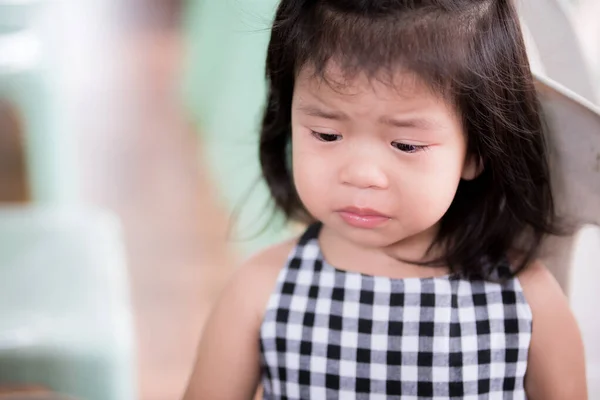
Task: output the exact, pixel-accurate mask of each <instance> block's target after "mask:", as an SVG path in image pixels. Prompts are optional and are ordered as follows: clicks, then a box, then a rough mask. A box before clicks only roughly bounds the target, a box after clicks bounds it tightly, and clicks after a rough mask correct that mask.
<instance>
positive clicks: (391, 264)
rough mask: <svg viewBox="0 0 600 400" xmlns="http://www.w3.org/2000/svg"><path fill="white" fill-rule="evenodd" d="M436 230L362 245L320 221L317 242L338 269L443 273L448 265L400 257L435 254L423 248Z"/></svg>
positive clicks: (400, 275)
mask: <svg viewBox="0 0 600 400" xmlns="http://www.w3.org/2000/svg"><path fill="white" fill-rule="evenodd" d="M436 232H437V226H434V227H432V228H430V229H429V230H427V231H424V232H422V233H420V234H418V235H415V236H411V237H409V238H406V239H403V240H401V241H399V242H396V243H394V244H392V245H390V246H386V247H366V246H364V245H362V244H360V243H356V242H353V241H350V240H348V239H347V238H345V237H344V236H343V235H341V234H340V233H339V232H336V231H335V230H333V229H331V228H328V227H327V225H323V227H322V228H321V231H320V234H319V245H320V247H321V251H322V253H323V256H324V257H325V259H326V261H327V262H328V263H329V264H331V265H332V266H334V267H335V268H337V269H340V270H344V271H350V272H358V273H361V274H365V275H373V276H385V277H389V278H394V279H403V278H412V277H417V278H425V277H434V276H441V275H447V274H448V272H449V270H448V268H442V267H423V266H419V265H415V264H411V263H407V262H405V261H401V260H406V261H425V260H428V259H431V258H432V257H435V256H436V254H429V255H426V252H427V249H428V248H429V246H430V244H431V243H432V242H433V240H434V237H435V234H436Z"/></svg>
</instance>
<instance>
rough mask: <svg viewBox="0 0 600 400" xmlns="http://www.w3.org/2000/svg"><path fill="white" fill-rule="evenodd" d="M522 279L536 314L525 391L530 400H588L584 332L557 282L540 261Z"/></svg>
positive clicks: (522, 274) (533, 311)
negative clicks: (580, 328)
mask: <svg viewBox="0 0 600 400" xmlns="http://www.w3.org/2000/svg"><path fill="white" fill-rule="evenodd" d="M519 280H520V282H521V286H522V287H523V291H524V294H525V297H526V298H527V301H528V303H529V305H530V307H531V310H532V313H533V328H532V329H533V330H532V338H531V346H530V350H529V360H528V369H527V375H526V377H525V389H526V392H527V395H528V397H529V399H531V400H586V399H587V398H588V397H587V384H586V371H585V356H584V348H583V342H582V339H581V333H580V332H579V328H578V326H577V322H576V321H575V317H574V316H573V313H572V312H571V310H570V308H569V304H568V301H567V298H566V297H565V295H564V294H563V292H562V290H561V288H560V286H559V285H558V282H557V281H556V279H554V277H553V276H552V274H551V273H550V272H549V271H548V270H547V269H546V267H544V265H543V264H541V263H540V262H535V263H533V264H532V265H530V266H529V267H527V269H525V270H524V271H523V272H522V273H521V274H520V275H519Z"/></svg>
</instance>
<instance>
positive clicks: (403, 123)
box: [297, 104, 439, 130]
mask: <svg viewBox="0 0 600 400" xmlns="http://www.w3.org/2000/svg"><path fill="white" fill-rule="evenodd" d="M297 110H298V111H300V112H302V113H303V114H306V115H309V116H311V117H317V118H324V119H330V120H333V121H347V120H349V119H350V117H348V115H346V114H345V113H343V112H342V111H332V110H325V109H322V108H319V107H317V106H315V105H308V104H303V105H299V106H298V107H297ZM379 123H381V124H383V125H388V126H391V127H393V128H416V129H424V130H428V129H433V128H436V127H439V124H438V123H437V122H436V121H435V120H432V119H431V118H427V117H406V118H402V117H387V116H384V117H381V118H379Z"/></svg>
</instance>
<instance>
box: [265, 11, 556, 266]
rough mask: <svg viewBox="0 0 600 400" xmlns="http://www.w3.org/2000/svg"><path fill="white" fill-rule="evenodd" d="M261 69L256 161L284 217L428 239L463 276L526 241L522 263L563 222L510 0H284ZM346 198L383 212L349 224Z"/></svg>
mask: <svg viewBox="0 0 600 400" xmlns="http://www.w3.org/2000/svg"><path fill="white" fill-rule="evenodd" d="M267 77H268V82H269V93H268V104H267V108H266V111H265V116H264V120H263V126H262V133H261V143H260V157H261V164H262V169H263V174H264V176H265V179H266V181H267V184H268V185H269V188H270V190H271V193H272V196H273V198H274V199H275V202H276V204H277V206H278V207H280V208H281V209H282V210H283V212H284V213H285V214H286V215H287V216H288V217H289V218H293V219H300V220H304V221H310V220H313V219H317V220H319V221H322V222H323V223H324V224H326V225H327V226H328V227H330V228H331V229H333V230H335V231H336V232H337V233H338V234H339V235H341V236H343V237H345V238H347V239H348V240H350V241H355V242H357V243H360V244H362V245H366V246H372V247H382V248H384V247H388V246H391V245H394V244H396V243H400V242H404V243H409V244H412V245H414V246H413V247H414V248H419V244H421V245H422V244H425V245H426V247H427V249H429V250H434V251H432V252H431V253H430V255H431V254H435V255H436V256H435V257H434V258H435V260H433V262H435V263H440V262H441V263H444V264H446V265H448V266H449V267H450V268H451V269H452V270H454V271H456V272H461V273H463V274H464V275H467V276H476V275H485V272H483V271H481V270H480V269H481V265H482V261H490V262H492V263H494V262H496V261H499V260H500V259H502V258H503V257H504V256H505V255H506V253H507V252H508V251H510V250H513V249H516V248H517V247H519V248H520V249H522V250H524V252H523V253H522V254H523V257H522V258H521V262H520V264H521V265H520V266H519V267H523V266H524V265H526V263H527V262H529V261H530V260H531V258H532V257H534V256H535V254H536V252H537V250H538V248H539V245H540V241H541V239H542V238H543V236H544V235H545V234H547V233H551V232H553V231H554V208H553V200H552V194H551V188H550V177H549V171H548V164H547V160H546V156H547V154H546V146H545V143H544V132H543V125H542V120H541V117H540V108H539V104H538V100H537V97H536V92H535V88H534V85H533V79H532V76H531V72H530V69H529V63H528V60H527V55H526V52H525V46H524V43H523V39H522V35H521V31H520V27H519V22H518V18H517V15H516V12H515V9H514V7H513V5H512V4H511V1H510V0H304V1H300V0H283V1H282V3H281V4H280V6H279V9H278V11H277V15H276V18H275V22H274V25H273V29H272V34H271V41H270V44H269V49H268V56H267ZM290 147H291V148H290ZM349 207H350V208H351V207H354V208H360V209H371V210H375V211H376V212H378V213H380V214H384V215H385V216H386V217H387V218H386V219H384V220H382V221H383V222H382V223H381V224H376V225H377V226H375V227H373V228H369V229H365V228H359V227H355V226H352V224H348V222H347V220H345V218H344V216H345V214H344V213H343V210H344V209H347V208H349ZM368 213H371V214H373V212H372V211H368ZM346 216H347V215H346ZM375 222H377V221H375ZM517 244H518V246H517ZM404 254H408V255H409V257H411V258H414V257H417V258H420V257H421V256H422V255H423V254H422V252H421V253H420V254H419V253H412V254H411V253H404ZM419 261H422V260H419Z"/></svg>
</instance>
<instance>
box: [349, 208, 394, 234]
mask: <svg viewBox="0 0 600 400" xmlns="http://www.w3.org/2000/svg"><path fill="white" fill-rule="evenodd" d="M338 213H339V214H340V217H341V218H342V219H343V220H344V222H346V223H347V224H348V225H350V226H353V227H355V228H362V229H373V228H377V227H379V226H381V225H383V224H385V223H386V222H388V221H389V220H390V217H389V216H387V215H385V214H382V213H380V212H379V211H377V210H373V209H370V208H357V207H347V208H344V209H341V210H339V211H338Z"/></svg>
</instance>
